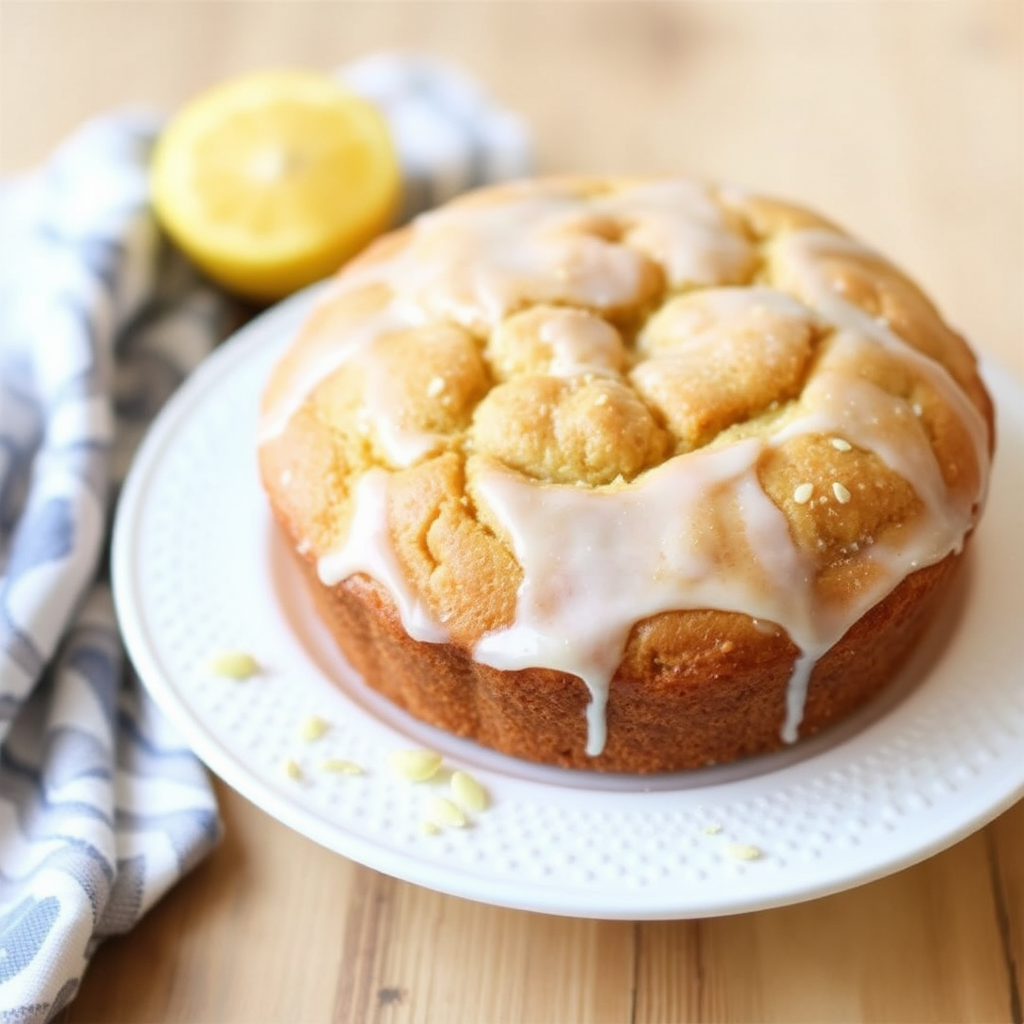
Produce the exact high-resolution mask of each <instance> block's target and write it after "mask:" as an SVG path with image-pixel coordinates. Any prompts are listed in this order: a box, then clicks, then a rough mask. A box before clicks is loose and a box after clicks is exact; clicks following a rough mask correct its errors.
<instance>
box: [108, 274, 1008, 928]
mask: <svg viewBox="0 0 1024 1024" xmlns="http://www.w3.org/2000/svg"><path fill="white" fill-rule="evenodd" d="M322 287H323V286H317V287H315V288H313V289H309V290H307V291H306V292H303V293H300V294H299V295H296V296H294V297H293V298H291V299H289V300H288V301H286V302H284V303H282V304H280V305H279V306H277V307H275V308H274V309H272V310H270V311H268V312H267V313H265V314H264V315H263V316H261V317H259V318H258V319H256V320H254V321H253V322H252V323H250V324H249V325H247V326H246V327H245V328H243V329H242V330H241V331H239V332H238V334H237V335H236V336H235V337H234V338H232V339H231V340H229V341H228V342H226V343H225V344H224V345H223V346H221V347H220V349H218V350H217V351H216V352H215V353H214V354H213V355H212V356H211V357H210V358H209V359H208V360H207V361H206V362H204V364H203V365H202V366H201V367H199V369H198V370H197V371H196V372H195V373H194V374H193V375H192V376H191V378H190V379H189V380H188V381H187V382H186V384H185V385H184V386H183V387H182V388H181V389H180V390H179V392H178V393H177V394H176V395H175V396H174V397H173V398H172V399H171V401H170V402H169V403H168V404H167V406H166V407H165V409H164V410H163V412H162V413H161V415H160V416H159V417H158V419H157V421H156V422H155V423H154V424H153V426H152V428H151V430H150V431H149V433H148V435H147V437H146V439H145V441H144V443H143V445H142V447H141V448H140V450H139V453H138V455H137V457H136V459H135V462H134V464H133V468H132V471H131V473H130V474H129V477H128V480H127V482H126V485H125V488H124V491H123V493H122V495H121V498H120V503H119V507H118V514H117V518H116V523H115V531H114V542H113V585H114V596H115V602H116V606H117V611H118V616H119V619H120V623H121V627H122V630H123V633H124V637H125V642H126V645H127V648H128V651H129V654H130V656H131V658H132V661H133V663H134V665H135V667H136V669H137V671H138V673H139V676H140V678H141V679H142V681H143V684H144V685H145V687H146V688H147V690H148V691H149V693H150V694H151V695H152V697H153V698H154V699H155V701H156V702H157V704H158V705H159V706H160V707H161V709H162V710H163V711H164V713H165V714H166V715H167V716H168V717H169V718H170V719H171V720H172V721H173V722H174V724H175V725H176V726H177V728H178V729H179V731H180V732H181V734H182V735H183V737H184V738H185V740H186V741H187V742H188V743H189V744H190V745H191V746H192V748H193V749H194V750H195V751H196V753H197V754H198V755H199V757H200V758H201V759H202V760H204V761H205V762H206V764H207V765H208V766H209V767H210V768H211V769H212V770H213V771H214V772H216V773H217V774H218V775H219V776H221V777H222V778H223V779H224V780H225V781H226V782H227V783H228V784H229V785H231V786H232V787H233V788H234V789H236V790H237V791H238V792H239V793H241V794H242V795H243V796H245V797H247V798H248V799H249V800H251V801H252V802H253V803H255V804H256V805H257V806H258V807H260V808H262V809H263V810H264V811H266V812H267V813H269V814H270V815H272V816H273V817H275V818H277V819H278V820H280V821H281V822H283V823H284V824H286V825H288V826H289V827H291V828H293V829H294V830H296V831H298V832H300V833H301V834H303V835H305V836H307V837H308V838H310V839H313V840H314V841H316V842H318V843H320V844H322V845H324V846H326V847H328V848H330V849H332V850H335V851H337V852H338V853H341V854H343V855H345V856H347V857H349V858H351V859H353V860H356V861H359V862H360V863H363V864H365V865H367V866H369V867H372V868H375V869H377V870H380V871H383V872H385V873H387V874H390V875H393V876H395V877H398V878H402V879H405V880H407V881H411V882H414V883H417V884H420V885H423V886H426V887H428V888H431V889H435V890H438V891H440V892H445V893H449V894H452V895H456V896H462V897H466V898H469V899H473V900H477V901H480V902H484V903H490V904H494V905H500V906H507V907H513V908H518V909H525V910H534V911H542V912H546V913H555V914H563V915H570V916H579V917H600V918H626V919H671V918H684V917H705V916H712V915H718V914H729V913H738V912H743V911H752V910H758V909H764V908H768V907H773V906H780V905H785V904H789V903H794V902H798V901H801V900H806V899H811V898H814V897H818V896H823V895H827V894H829V893H833V892H838V891H840V890H843V889H847V888H850V887H852V886H855V885H859V884H862V883H864V882H868V881H871V880H874V879H876V878H880V877H882V876H884V875H887V874H890V873H892V872H894V871H897V870H900V869H902V868H904V867H907V866H909V865H911V864H914V863H916V862H918V861H920V860H923V859H924V858H926V857H928V856H931V855H932V854H934V853H937V852H938V851H940V850H942V849H944V848H946V847H948V846H950V845H952V844H953V843H955V842H957V841H958V840H960V839H962V838H964V837H965V836H967V835H969V834H970V833H971V832H973V831H974V830H976V829H978V828H980V827H982V826H983V825H984V824H986V823H987V822H988V821H990V820H991V819H993V818H994V817H996V816H997V815H998V814H999V813H1001V812H1002V811H1003V810H1005V809H1006V808H1007V807H1009V806H1010V805H1011V804H1013V803H1014V802H1015V801H1016V800H1017V799H1018V798H1020V796H1021V795H1022V794H1024V759H1021V758H1020V756H1019V751H1020V749H1022V747H1024V678H1022V676H1024V673H1022V672H1021V670H1020V668H1019V664H1020V659H1021V657H1022V655H1024V643H1022V641H1021V638H1020V631H1019V628H1018V624H1017V621H1016V616H1017V612H1018V610H1019V608H1020V606H1021V598H1022V597H1024V594H1022V584H1021V580H1022V579H1024V551H1022V547H1021V545H1020V544H1019V543H1015V544H1012V545H1010V544H1000V538H1005V537H1008V536H1011V537H1017V536H1018V528H1017V524H1016V520H1015V517H1014V511H1013V502H1014V501H1015V500H1016V497H1017V496H1018V495H1019V494H1020V493H1022V492H1024V412H1022V410H1024V392H1022V391H1021V389H1020V388H1019V386H1018V385H1016V384H1015V383H1014V382H1013V381H1012V380H1011V379H1010V378H1009V377H1008V376H1007V375H1006V374H1005V373H1003V372H1001V371H999V370H998V369H996V368H994V367H992V366H988V367H986V378H987V380H988V382H989V385H990V387H991V389H992V391H993V393H994V395H995V398H996V403H997V407H998V408H999V409H1000V419H999V423H998V428H997V429H998V438H999V445H1000V452H999V457H998V458H997V462H996V471H995V474H994V477H993V485H992V491H991V495H990V502H989V508H988V510H987V512H986V516H985V519H984V521H983V522H982V524H981V526H980V527H979V529H978V531H977V534H976V536H975V538H974V541H973V543H972V547H971V551H970V553H969V556H968V559H967V564H966V566H965V573H963V574H962V576H961V580H960V585H959V588H958V592H957V596H956V599H954V600H952V601H951V602H949V606H948V607H947V609H946V610H945V612H944V625H943V624H938V627H939V628H937V629H936V630H933V631H932V636H931V639H930V641H929V644H928V645H926V646H925V648H923V649H922V651H921V652H920V654H919V656H918V657H917V658H916V659H915V662H914V663H913V664H912V665H911V666H910V667H909V668H908V671H907V673H906V674H905V679H904V681H902V682H901V683H900V684H898V685H897V686H896V687H895V688H894V689H893V691H892V693H891V694H889V695H888V696H885V697H883V698H881V700H880V701H879V702H876V703H875V704H874V705H872V706H871V707H870V708H868V709H866V710H865V712H863V713H862V714H861V715H860V716H858V717H855V718H854V719H853V720H851V721H850V722H849V723H847V724H846V725H844V726H841V727H839V728H837V729H835V730H833V731H831V732H829V733H826V734H825V735H824V736H821V737H816V738H815V739H813V740H811V741H808V742H805V743H802V744H799V745H797V747H795V748H793V750H792V751H789V752H786V753H785V754H783V755H775V756H772V757H769V758H762V759H758V760H756V761H752V762H746V763H744V764H741V765H738V766H732V767H723V768H717V769H709V770H706V771H704V772H701V773H686V774H682V775H676V776H659V777H655V778H651V779H637V778H625V777H619V776H601V775H598V774H596V773H570V772H565V771H562V770H559V769H552V768H543V767H537V766H531V765H526V764H524V763H522V762H519V761H514V760H512V759H509V758H505V757H503V756H501V755H498V754H495V753H493V752H490V751H485V750H482V749H481V748H479V747H477V746H476V745H475V744H472V743H468V742H466V741H461V740H457V739H455V738H453V737H448V736H446V735H444V734H440V733H438V732H436V731H435V730H432V729H429V728H428V727H426V726H424V725H422V724H420V723H416V722H414V721H412V720H411V719H409V718H408V717H407V716H405V715H404V714H402V713H401V712H399V711H397V710H396V709H393V708H391V707H390V705H387V704H386V702H383V701H382V700H381V699H380V698H378V697H376V695H375V694H373V693H371V692H370V691H369V690H368V689H367V688H365V687H364V686H363V685H362V684H361V682H360V681H359V680H358V679H357V678H355V677H354V676H353V674H352V673H351V670H349V669H347V668H346V667H345V666H344V665H343V664H342V663H341V662H340V659H338V658H337V657H336V656H335V655H334V654H333V653H332V648H331V647H330V644H329V642H328V641H327V640H326V639H325V637H324V635H323V633H322V631H320V627H319V626H317V625H316V624H315V623H314V622H313V621H311V619H310V617H309V616H308V615H307V611H308V607H307V605H306V604H305V603H304V602H305V598H304V597H303V592H302V590H301V585H300V584H299V582H298V580H297V575H296V573H295V572H294V570H293V569H291V568H289V565H288V563H287V561H285V553H284V552H283V543H280V542H278V541H276V540H275V534H274V531H273V529H272V526H271V523H270V516H269V513H268V512H267V511H266V508H265V504H264V503H263V501H262V492H261V491H260V489H259V485H258V480H257V472H256V467H255V457H254V440H253V439H254V431H255V424H256V407H257V403H258V395H259V391H260V389H261V387H262V384H263V381H264V379H265V376H266V373H267V371H268V369H269V367H270V366H271V365H272V362H273V359H274V357H275V356H276V354H277V353H278V352H279V351H280V350H281V348H282V347H283V346H284V345H285V344H286V343H287V341H288V340H289V339H290V338H291V337H292V336H293V334H294V331H295V330H296V328H297V326H298V325H299V324H300V323H301V321H302V320H303V319H304V317H305V315H306V314H307V312H308V310H309V307H310V306H311V304H312V303H313V302H314V301H315V299H316V296H317V294H319V291H320V288H322ZM204 481H205V484H206V486H205V490H204V489H203V484H204ZM176 503H179V504H176ZM176 602H177V603H176ZM318 631H319V632H318ZM236 647H242V648H246V649H249V650H252V651H253V652H254V653H256V654H257V655H258V657H259V658H260V660H261V662H262V663H264V664H266V665H268V666H269V669H268V672H267V675H266V676H265V677H261V678H259V679H255V680H252V681H250V682H247V683H244V684H237V683H231V682H225V681H223V680H215V679H212V678H210V677H208V676H206V675H205V674H204V671H203V669H202V667H201V666H202V661H203V657H202V656H203V655H204V654H205V655H208V654H209V653H211V652H213V651H216V650H222V649H228V648H236ZM333 674H340V675H342V676H343V680H342V685H341V686H340V687H339V686H338V685H335V684H333V683H332V682H331V679H330V677H331V676H332V675H333ZM336 681H337V680H336ZM311 713H318V714H319V713H323V714H324V717H326V718H328V720H330V721H332V723H334V724H333V726H332V729H331V731H330V732H329V733H328V736H327V737H326V738H325V739H324V740H323V741H321V744H322V745H321V744H318V745H317V749H316V753H315V755H314V753H313V745H312V744H309V745H299V743H298V741H297V739H296V729H297V723H298V721H299V719H300V718H301V717H303V716H305V715H307V714H311ZM419 745H432V746H434V747H435V748H437V749H439V750H441V751H442V752H443V753H444V754H445V755H446V759H447V763H449V764H450V765H452V766H453V767H459V766H465V767H468V768H470V770H472V771H473V772H474V774H475V775H476V776H477V777H478V778H479V779H481V780H482V781H483V782H484V784H485V785H486V787H487V788H488V790H489V792H490V794H491V798H492V806H491V807H490V809H488V810H487V811H485V812H483V813H481V814H480V815H478V816H476V817H475V819H474V821H473V823H472V827H471V828H468V829H464V830H445V831H444V832H443V833H442V834H441V835H434V836H428V835H425V834H423V833H422V832H421V831H420V830H419V828H418V822H419V820H420V810H419V809H420V807H421V805H422V803H423V801H424V799H426V798H428V797H429V796H431V795H438V794H439V793H440V792H441V791H440V789H439V788H438V787H437V785H434V784H429V785H428V786H426V787H415V786H412V785H410V784H408V783H406V782H404V781H402V780H400V779H398V778H397V777H396V776H394V775H393V774H392V773H390V772H389V771H388V769H387V767H386V761H387V757H388V755H389V754H390V753H392V752H393V751H394V750H397V749H401V748H403V747H409V746H419ZM321 751H322V752H323V754H324V755H327V754H330V755H332V756H340V757H345V756H347V757H350V758H351V759H353V760H355V761H357V762H359V763H361V764H363V765H365V766H367V767H368V772H367V774H365V775H363V776H359V777H353V778H350V777H328V776H326V775H323V774H320V773H318V772H317V770H316V769H315V767H314V766H313V761H312V759H313V758H314V756H315V757H319V756H320V752H321ZM289 757H294V758H295V759H296V760H297V761H299V762H300V763H302V764H303V766H304V776H303V779H302V780H301V781H295V780H290V779H288V778H287V777H286V776H285V773H284V772H283V771H282V770H281V767H282V763H283V761H284V760H285V759H286V758H289ZM748 846H754V847H756V848H757V849H758V850H760V851H761V854H762V856H761V857H759V858H758V859H756V860H752V861H745V860H743V859H742V857H741V856H740V854H742V852H743V849H744V848H745V847H748Z"/></svg>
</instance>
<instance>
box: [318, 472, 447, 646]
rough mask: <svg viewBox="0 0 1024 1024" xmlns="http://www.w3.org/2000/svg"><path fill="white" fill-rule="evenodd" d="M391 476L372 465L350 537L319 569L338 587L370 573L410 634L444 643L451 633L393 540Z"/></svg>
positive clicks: (363, 483) (357, 497) (362, 479)
mask: <svg viewBox="0 0 1024 1024" xmlns="http://www.w3.org/2000/svg"><path fill="white" fill-rule="evenodd" d="M389 479H390V474H389V473H388V472H387V471H386V470H383V469H371V470H369V471H368V472H367V473H365V474H364V475H363V476H362V477H360V479H359V483H358V484H357V485H356V492H355V495H354V511H353V514H352V522H351V523H350V524H349V528H348V534H347V535H346V537H345V543H344V544H343V545H342V546H341V547H340V548H338V549H337V550H335V551H331V552H329V553H328V554H326V555H323V556H322V557H321V558H320V560H319V561H318V562H317V575H318V576H319V577H320V582H321V583H323V584H324V586H326V587H333V586H336V585H337V584H338V583H341V582H342V581H343V580H347V579H348V578H349V577H350V576H354V575H355V574H356V573H360V572H361V573H365V574H366V575H367V576H369V577H371V578H372V579H374V580H376V581H377V582H378V583H380V584H381V585H383V586H384V587H385V588H386V589H387V591H388V593H389V594H390V595H391V598H392V600H394V602H395V606H396V607H397V608H398V614H399V615H400V616H401V618H402V625H403V626H404V627H405V631H406V632H407V633H408V634H409V636H411V637H412V638H413V639H414V640H422V641H425V642H427V643H442V642H444V641H445V640H447V638H448V634H447V633H446V632H445V630H444V628H443V627H442V626H441V625H440V624H439V623H438V622H437V620H436V619H435V618H434V616H433V615H432V614H431V612H430V608H429V606H428V605H427V603H426V602H425V601H424V600H423V598H422V597H421V596H420V595H419V594H417V593H416V591H415V590H414V589H413V588H412V587H411V586H410V585H409V581H408V579H407V578H406V575H405V572H404V571H403V569H402V566H401V565H400V564H399V561H398V556H397V555H396V554H395V550H394V545H393V544H392V542H391V535H390V532H389V529H388V498H387V491H388V480H389Z"/></svg>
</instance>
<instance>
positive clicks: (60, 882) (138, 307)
mask: <svg viewBox="0 0 1024 1024" xmlns="http://www.w3.org/2000/svg"><path fill="white" fill-rule="evenodd" d="M341 74H342V77H343V78H344V79H345V80H347V81H348V82H349V84H350V85H351V86H352V87H353V88H355V89H356V90H358V91H361V92H363V93H364V94H365V95H367V96H369V97H370V98H372V99H374V100H375V101H376V102H378V103H379V104H380V106H381V107H382V108H383V110H384V113H385V115H386V116H387V117H388V119H389V122H390V123H391V125H392V129H393V132H394V135H395V138H396V143H397V147H398V150H399V154H400V157H401V159H402V162H403V168H404V171H405V179H404V180H405V185H406V213H407V214H408V213H412V212H415V211H416V210H417V209H421V208H424V207H425V206H428V205H433V204H435V203H437V202H440V201H442V200H443V199H446V198H448V197H449V196H450V195H453V194H454V193H456V192H458V191H460V190H462V189H464V188H467V187H470V186H472V185H475V184H479V183H481V182H484V181H488V180H494V179H497V178H502V177H509V176H513V175H519V174H522V173H524V172H525V171H526V170H527V166H528V162H529V147H528V144H527V140H526V134H525V132H524V130H523V127H522V125H521V123H520V122H519V121H518V120H517V119H516V118H514V117H512V116H511V115H509V114H507V113H506V112H504V111H502V110H499V109H497V108H495V107H494V106H493V105H492V104H490V103H489V102H488V101H487V99H486V98H485V97H484V96H483V94H482V93H481V92H480V91H479V89H478V88H477V87H476V86H475V85H474V84H473V83H472V82H471V81H469V80H468V79H466V78H465V77H464V76H462V75H461V74H460V73H459V72H457V71H455V70H453V69H450V68H447V67H445V66H443V65H440V64H438V63H437V62H435V61H432V60H430V59H426V58H422V57H407V56H402V57H390V56H385V57H375V58H371V59H369V60H366V61H363V62H361V63H359V64H357V65H353V66H350V67H348V68H346V69H343V71H342V72H341ZM158 128H159V123H158V121H157V120H156V119H154V118H152V117H149V116H146V115H141V114H120V115H116V116H111V117H107V118H104V119H101V120H99V121H96V122H93V123H91V124H89V125H87V126H86V127H84V128H83V129H81V130H80V131H79V132H78V133H77V134H76V135H75V136H74V137H72V138H71V139H70V140H69V141H68V142H67V143H65V145H64V146H63V147H62V148H61V149H60V150H59V151H58V152H57V153H56V154H55V155H54V157H53V158H52V159H51V160H50V161H49V163H48V164H47V165H46V166H45V167H43V168H42V169H41V170H39V171H38V172H36V173H34V174H32V175H30V176H28V177H26V178H23V179H19V180H17V181H11V182H4V183H0V1020H2V1021H19V1022H22V1021H24V1022H30V1021H31V1022H34V1021H45V1020H49V1019H51V1018H52V1017H53V1016H54V1015H55V1014H56V1013H58V1012H59V1010H60V1009H61V1008H62V1007H64V1006H66V1005H67V1003H68V1002H69V1001H70V999H71V998H72V997H73V996H74V994H75V991H76V990H77V988H78V984H79V980H80V978H81V976H82V973H83V970H84V969H85V966H86V964H87V962H88V959H89V957H90V955H91V954H92V952H93V950H94V949H95V947H96V945H97V944H98V943H99V942H100V941H101V940H102V939H103V938H105V937H107V936H110V935H114V934H117V933H120V932H125V931H127V930H129V929H130V928H131V927H132V926H133V925H134V924H135V922H136V921H137V920H138V919H139V917H140V916H141V915H142V914H143V913H144V912H145V911H146V910H147V909H148V908H149V907H150V906H152V904H153V903H154V902H155V901H156V900H157V899H159V898H160V896H161V895H163V893H164V892H166V891H167V890H168V889H169V888H170V887H171V886H172V885H173V884H174V883H175V882H176V881H177V880H178V879H179V878H180V877H181V876H182V875H183V874H184V873H185V872H186V871H188V870H189V869H190V868H191V867H192V866H193V865H194V864H195V863H196V862H197V861H199V860H200V859H201V858H202V857H203V856H204V855H205V854H206V853H207V852H208V851H209V850H210V849H211V847H212V846H213V845H214V844H215V843H216V841H217V838H218V835H219V831H220V823H219V820H218V816H217V808H216V804H215V801H214V797H213V793H212V791H211V788H210V785H209V782H208V779H207V777H206V775H205V773H204V771H203V769H202V767H201V766H200V765H199V764H198V762H197V761H196V760H195V758H194V757H193V755H192V754H191V753H190V752H189V751H188V750H187V749H185V748H184V746H183V745H182V743H181V741H180V740H179V739H178V738H177V737H176V736H175V735H174V733H173V732H172V731H171V730H170V729H169V727H168V726H167V725H166V723H165V722H164V721H163V719H162V718H161V717H160V715H159V713H158V712H157V711H156V709H155V708H154V706H153V705H152V704H151V703H150V701H149V699H148V698H147V697H146V695H145V693H144V692H143V690H142V689H141V688H140V686H139V684H138V681H137V680H136V679H135V678H134V676H133V674H132V670H131V667H130V666H129V665H128V664H127V662H126V660H125V656H124V652H123V650H122V647H121V643H120V640H119V637H118V631H117V623H116V621H115V619H114V613H113V608H112V604H111V598H110V591H109V587H108V584H107V580H106V565H105V563H106V558H105V553H106V542H107V538H108V531H109V518H110V512H111V508H112V504H113V497H114V495H115V494H116V491H117V488H118V485H119V482H120V481H121V479H122V478H123V475H124V473H125V471H126V469H127V467H128V464H129V462H130V459H131V456H132V453H133V451H134V449H135V446H136V444H137V443H138V441H139V439H140V438H141V436H142V434H143V432H144V430H145V428H146V426H147V425H148V423H149V422H150V420H151V419H152V417H153V416H154V414H155V413H156V412H157V410H158V409H159V408H160V406H161V405H162V404H163V402H164V401H165V400H166V399H167V397H168V396H169V395H170V394H171V392H172V391H173V390H174V389H175V388H176V387H177V386H178V384H180V382H181V381H182V380H183V379H184V377H185V376H186V375H187V374H188V372H189V371H190V370H191V369H192V368H193V367H195V366H196V365H197V364H198V363H199V361H200V360H201V359H202V358H203V357H204V356H205V355H206V354H207V353H208V352H209V351H210V349H211V348H212V347H213V346H214V344H216V342H217V341H218V340H220V339H221V338H223V337H224V336H225V334H226V333H228V332H229V331H230V329H231V327H232V326H233V324H234V323H235V322H237V319H238V310H237V309H235V307H234V305H233V303H232V302H231V301H230V300H229V299H228V298H227V297H225V296H224V295H222V294H220V293H219V292H217V290H216V289H215V288H213V287H212V286H211V285H210V284H208V283H207V282H206V281H204V280H203V279H202V278H201V277H200V276H199V275H198V274H197V273H196V272H195V271H194V270H193V269H192V268H191V267H190V266H189V265H188V264H187V263H186V262H185V260H184V259H183V258H182V257H181V256H180V255H179V254H178V253H177V252H175V251H174V250H173V249H172V248H171V247H170V246H169V245H168V244H167V243H166V242H165V241H164V240H163V239H162V237H161V236H160V234H159V232H158V231H157V229H156V226H155V224H154V223H153V220H152V218H151V216H150V213H149V209H148V204H147V186H146V165H147V160H148V155H149V152H150V149H151V146H152V142H153V139H154V137H155V135H156V132H157V131H158Z"/></svg>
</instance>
